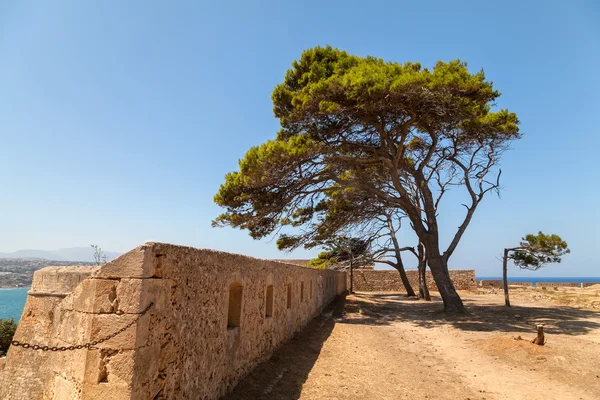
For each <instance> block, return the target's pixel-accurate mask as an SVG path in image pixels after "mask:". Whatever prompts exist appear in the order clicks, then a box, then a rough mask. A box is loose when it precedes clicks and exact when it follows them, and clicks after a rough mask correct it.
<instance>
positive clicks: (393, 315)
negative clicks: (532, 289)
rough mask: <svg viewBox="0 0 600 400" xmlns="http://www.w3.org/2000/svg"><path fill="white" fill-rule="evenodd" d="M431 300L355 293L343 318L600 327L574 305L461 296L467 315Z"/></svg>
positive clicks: (565, 330) (571, 330) (485, 327)
mask: <svg viewBox="0 0 600 400" xmlns="http://www.w3.org/2000/svg"><path fill="white" fill-rule="evenodd" d="M432 300H433V301H431V302H425V301H422V300H417V299H416V298H414V297H412V298H409V297H406V296H405V295H402V294H398V293H386V294H375V293H357V294H355V295H353V296H351V297H348V298H347V300H346V307H345V310H344V315H343V322H344V323H348V324H364V325H392V324H394V323H396V322H400V321H404V322H410V323H413V324H415V325H418V326H422V327H426V328H433V327H437V326H443V325H450V326H453V327H456V328H458V329H462V330H466V331H479V332H481V331H487V332H531V331H532V327H535V325H537V324H544V325H545V327H546V331H547V332H548V333H557V334H566V335H582V334H585V333H587V332H589V331H590V330H592V329H598V328H600V323H599V321H600V318H599V317H600V314H599V313H598V312H595V311H590V310H583V309H578V308H573V307H565V306H540V307H538V306H531V307H523V306H513V307H505V306H504V305H499V304H491V303H482V302H481V301H480V300H478V301H477V302H475V301H471V300H469V299H464V298H463V300H464V301H465V306H466V307H467V309H468V310H469V312H470V315H454V314H447V313H445V312H443V311H442V302H441V298H440V297H439V296H432Z"/></svg>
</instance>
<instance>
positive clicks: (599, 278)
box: [476, 276, 600, 284]
mask: <svg viewBox="0 0 600 400" xmlns="http://www.w3.org/2000/svg"><path fill="white" fill-rule="evenodd" d="M476 279H477V282H479V281H483V280H501V279H502V277H501V276H476ZM508 281H509V282H531V283H533V284H535V283H537V282H564V283H582V282H600V276H596V277H593V276H582V277H578V276H540V277H525V276H512V277H508Z"/></svg>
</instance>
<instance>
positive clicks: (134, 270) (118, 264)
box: [92, 243, 157, 279]
mask: <svg viewBox="0 0 600 400" xmlns="http://www.w3.org/2000/svg"><path fill="white" fill-rule="evenodd" d="M156 269H157V260H156V254H155V251H154V244H153V243H146V244H144V245H143V246H140V247H137V248H135V249H133V250H131V251H128V252H127V253H125V254H123V255H121V256H119V257H117V258H115V259H114V260H112V261H110V262H109V263H107V264H105V265H103V266H102V267H100V269H99V270H98V271H96V272H95V273H94V274H93V275H92V277H93V278H109V279H118V278H152V277H153V276H155V274H156Z"/></svg>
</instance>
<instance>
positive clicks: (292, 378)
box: [223, 296, 345, 400]
mask: <svg viewBox="0 0 600 400" xmlns="http://www.w3.org/2000/svg"><path fill="white" fill-rule="evenodd" d="M344 306H345V297H343V296H340V297H338V298H337V299H336V300H335V301H334V302H333V303H332V304H330V305H329V306H328V307H327V308H326V309H325V310H324V311H323V313H322V314H321V315H320V316H319V317H317V318H315V319H314V320H313V321H311V322H310V323H309V324H308V325H307V326H305V327H304V328H303V329H302V330H301V331H299V332H297V333H296V334H295V335H294V337H293V338H292V340H290V341H289V342H288V343H286V344H285V345H283V346H282V347H281V348H280V349H279V350H277V351H276V352H275V353H274V354H273V356H271V358H270V359H269V360H267V361H265V362H263V363H262V364H260V365H259V366H258V367H256V368H255V369H254V370H253V371H252V372H251V373H250V374H249V375H248V376H246V377H245V378H244V379H243V380H242V381H240V383H238V385H237V386H236V388H235V390H234V391H233V392H232V393H231V394H229V395H227V396H225V397H223V399H224V400H254V399H265V400H266V399H269V400H272V399H286V400H287V399H290V400H291V399H298V398H299V397H300V393H301V391H302V385H303V384H304V382H306V379H307V378H308V374H309V373H310V371H311V369H312V368H313V366H314V364H315V362H316V361H317V358H318V357H319V354H320V353H321V348H322V347H323V343H325V341H326V340H327V338H328V337H329V335H330V334H331V331H332V330H333V327H334V325H335V321H336V320H337V319H339V318H340V317H342V315H343V310H344Z"/></svg>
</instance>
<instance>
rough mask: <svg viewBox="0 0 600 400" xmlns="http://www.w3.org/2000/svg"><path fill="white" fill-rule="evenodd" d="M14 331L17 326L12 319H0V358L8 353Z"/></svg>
mask: <svg viewBox="0 0 600 400" xmlns="http://www.w3.org/2000/svg"><path fill="white" fill-rule="evenodd" d="M16 331H17V324H16V323H15V320H14V319H12V318H9V319H0V357H1V356H4V355H5V354H6V352H7V351H8V348H9V347H10V343H11V342H12V339H13V336H14V335H15V332H16Z"/></svg>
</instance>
